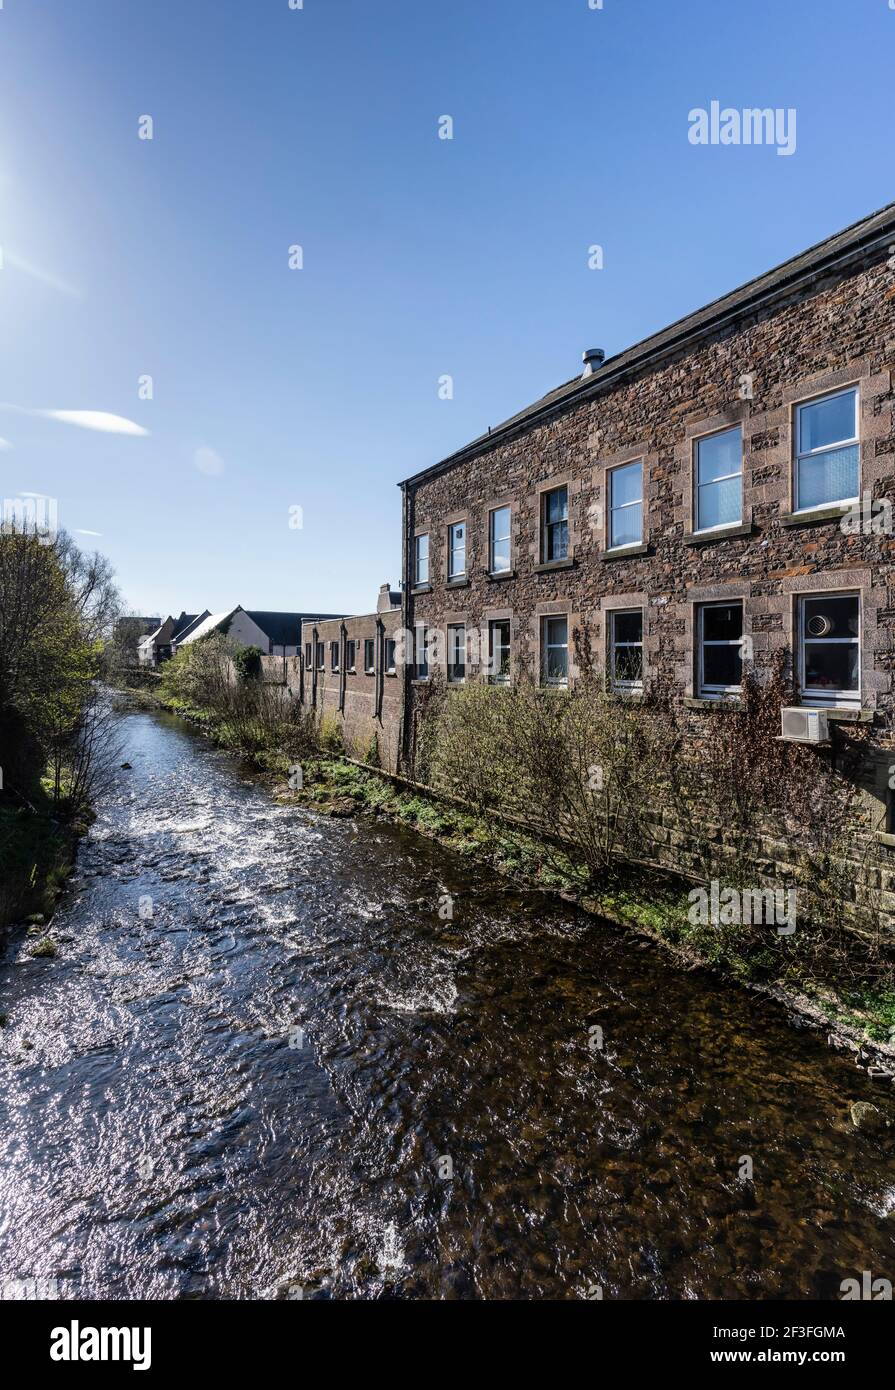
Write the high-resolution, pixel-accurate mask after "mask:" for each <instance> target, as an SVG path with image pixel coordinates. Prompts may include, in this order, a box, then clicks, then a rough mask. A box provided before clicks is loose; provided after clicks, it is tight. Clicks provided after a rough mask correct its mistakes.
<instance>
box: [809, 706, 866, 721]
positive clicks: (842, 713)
mask: <svg viewBox="0 0 895 1390" xmlns="http://www.w3.org/2000/svg"><path fill="white" fill-rule="evenodd" d="M803 708H804V709H825V708H826V707H825V706H824V705H804V706H803ZM826 715H827V718H828V719H829V720H831V721H832V722H833V723H834V724H872V723H873V710H872V709H858V708H857V707H855V708H854V709H851V708H850V707H849V706H848V705H832V706H830V708H829V709H826Z"/></svg>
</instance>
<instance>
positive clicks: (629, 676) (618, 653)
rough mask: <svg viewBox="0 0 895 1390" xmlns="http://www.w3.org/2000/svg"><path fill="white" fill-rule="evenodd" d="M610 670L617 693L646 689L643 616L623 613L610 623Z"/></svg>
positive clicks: (637, 611) (636, 611) (634, 610)
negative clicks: (644, 686) (644, 685)
mask: <svg viewBox="0 0 895 1390" xmlns="http://www.w3.org/2000/svg"><path fill="white" fill-rule="evenodd" d="M609 669H610V676H611V680H612V688H613V689H614V690H641V689H642V688H643V613H642V611H641V609H639V608H631V609H625V610H624V611H621V610H619V611H618V612H615V613H612V614H611V615H610V619H609Z"/></svg>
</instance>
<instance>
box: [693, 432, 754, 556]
mask: <svg viewBox="0 0 895 1390" xmlns="http://www.w3.org/2000/svg"><path fill="white" fill-rule="evenodd" d="M695 512H696V530H697V531H712V530H714V528H715V527H716V526H735V525H736V524H737V522H739V521H742V519H743V434H742V431H741V429H740V427H739V425H737V427H736V428H735V429H732V430H723V431H722V433H721V434H710V435H709V436H708V437H707V438H706V439H698V440H697V441H696V507H695Z"/></svg>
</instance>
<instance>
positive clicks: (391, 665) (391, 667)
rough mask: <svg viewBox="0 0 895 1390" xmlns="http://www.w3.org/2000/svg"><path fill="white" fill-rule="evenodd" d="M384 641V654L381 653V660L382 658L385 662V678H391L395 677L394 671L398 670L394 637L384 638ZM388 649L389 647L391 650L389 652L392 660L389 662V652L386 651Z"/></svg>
mask: <svg viewBox="0 0 895 1390" xmlns="http://www.w3.org/2000/svg"><path fill="white" fill-rule="evenodd" d="M384 641H385V651H384V653H383V658H384V661H385V674H386V675H387V676H393V675H395V673H396V671H397V669H398V668H397V645H396V643H395V639H394V637H386V638H385V639H384ZM389 647H391V649H392V650H391V658H392V659H391V661H389V650H388V649H389Z"/></svg>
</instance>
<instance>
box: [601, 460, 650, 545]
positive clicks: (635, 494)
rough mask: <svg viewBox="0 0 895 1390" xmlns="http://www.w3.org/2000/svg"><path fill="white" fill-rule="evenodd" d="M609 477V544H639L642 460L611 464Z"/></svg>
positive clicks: (641, 531) (640, 531) (641, 509)
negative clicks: (616, 464)
mask: <svg viewBox="0 0 895 1390" xmlns="http://www.w3.org/2000/svg"><path fill="white" fill-rule="evenodd" d="M608 479H609V548H610V550H612V549H614V548H615V547H616V546H619V545H639V544H640V543H641V541H642V540H643V464H642V463H640V462H639V461H638V462H637V463H626V464H623V465H622V467H621V468H611V469H610V470H609V474H608Z"/></svg>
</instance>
